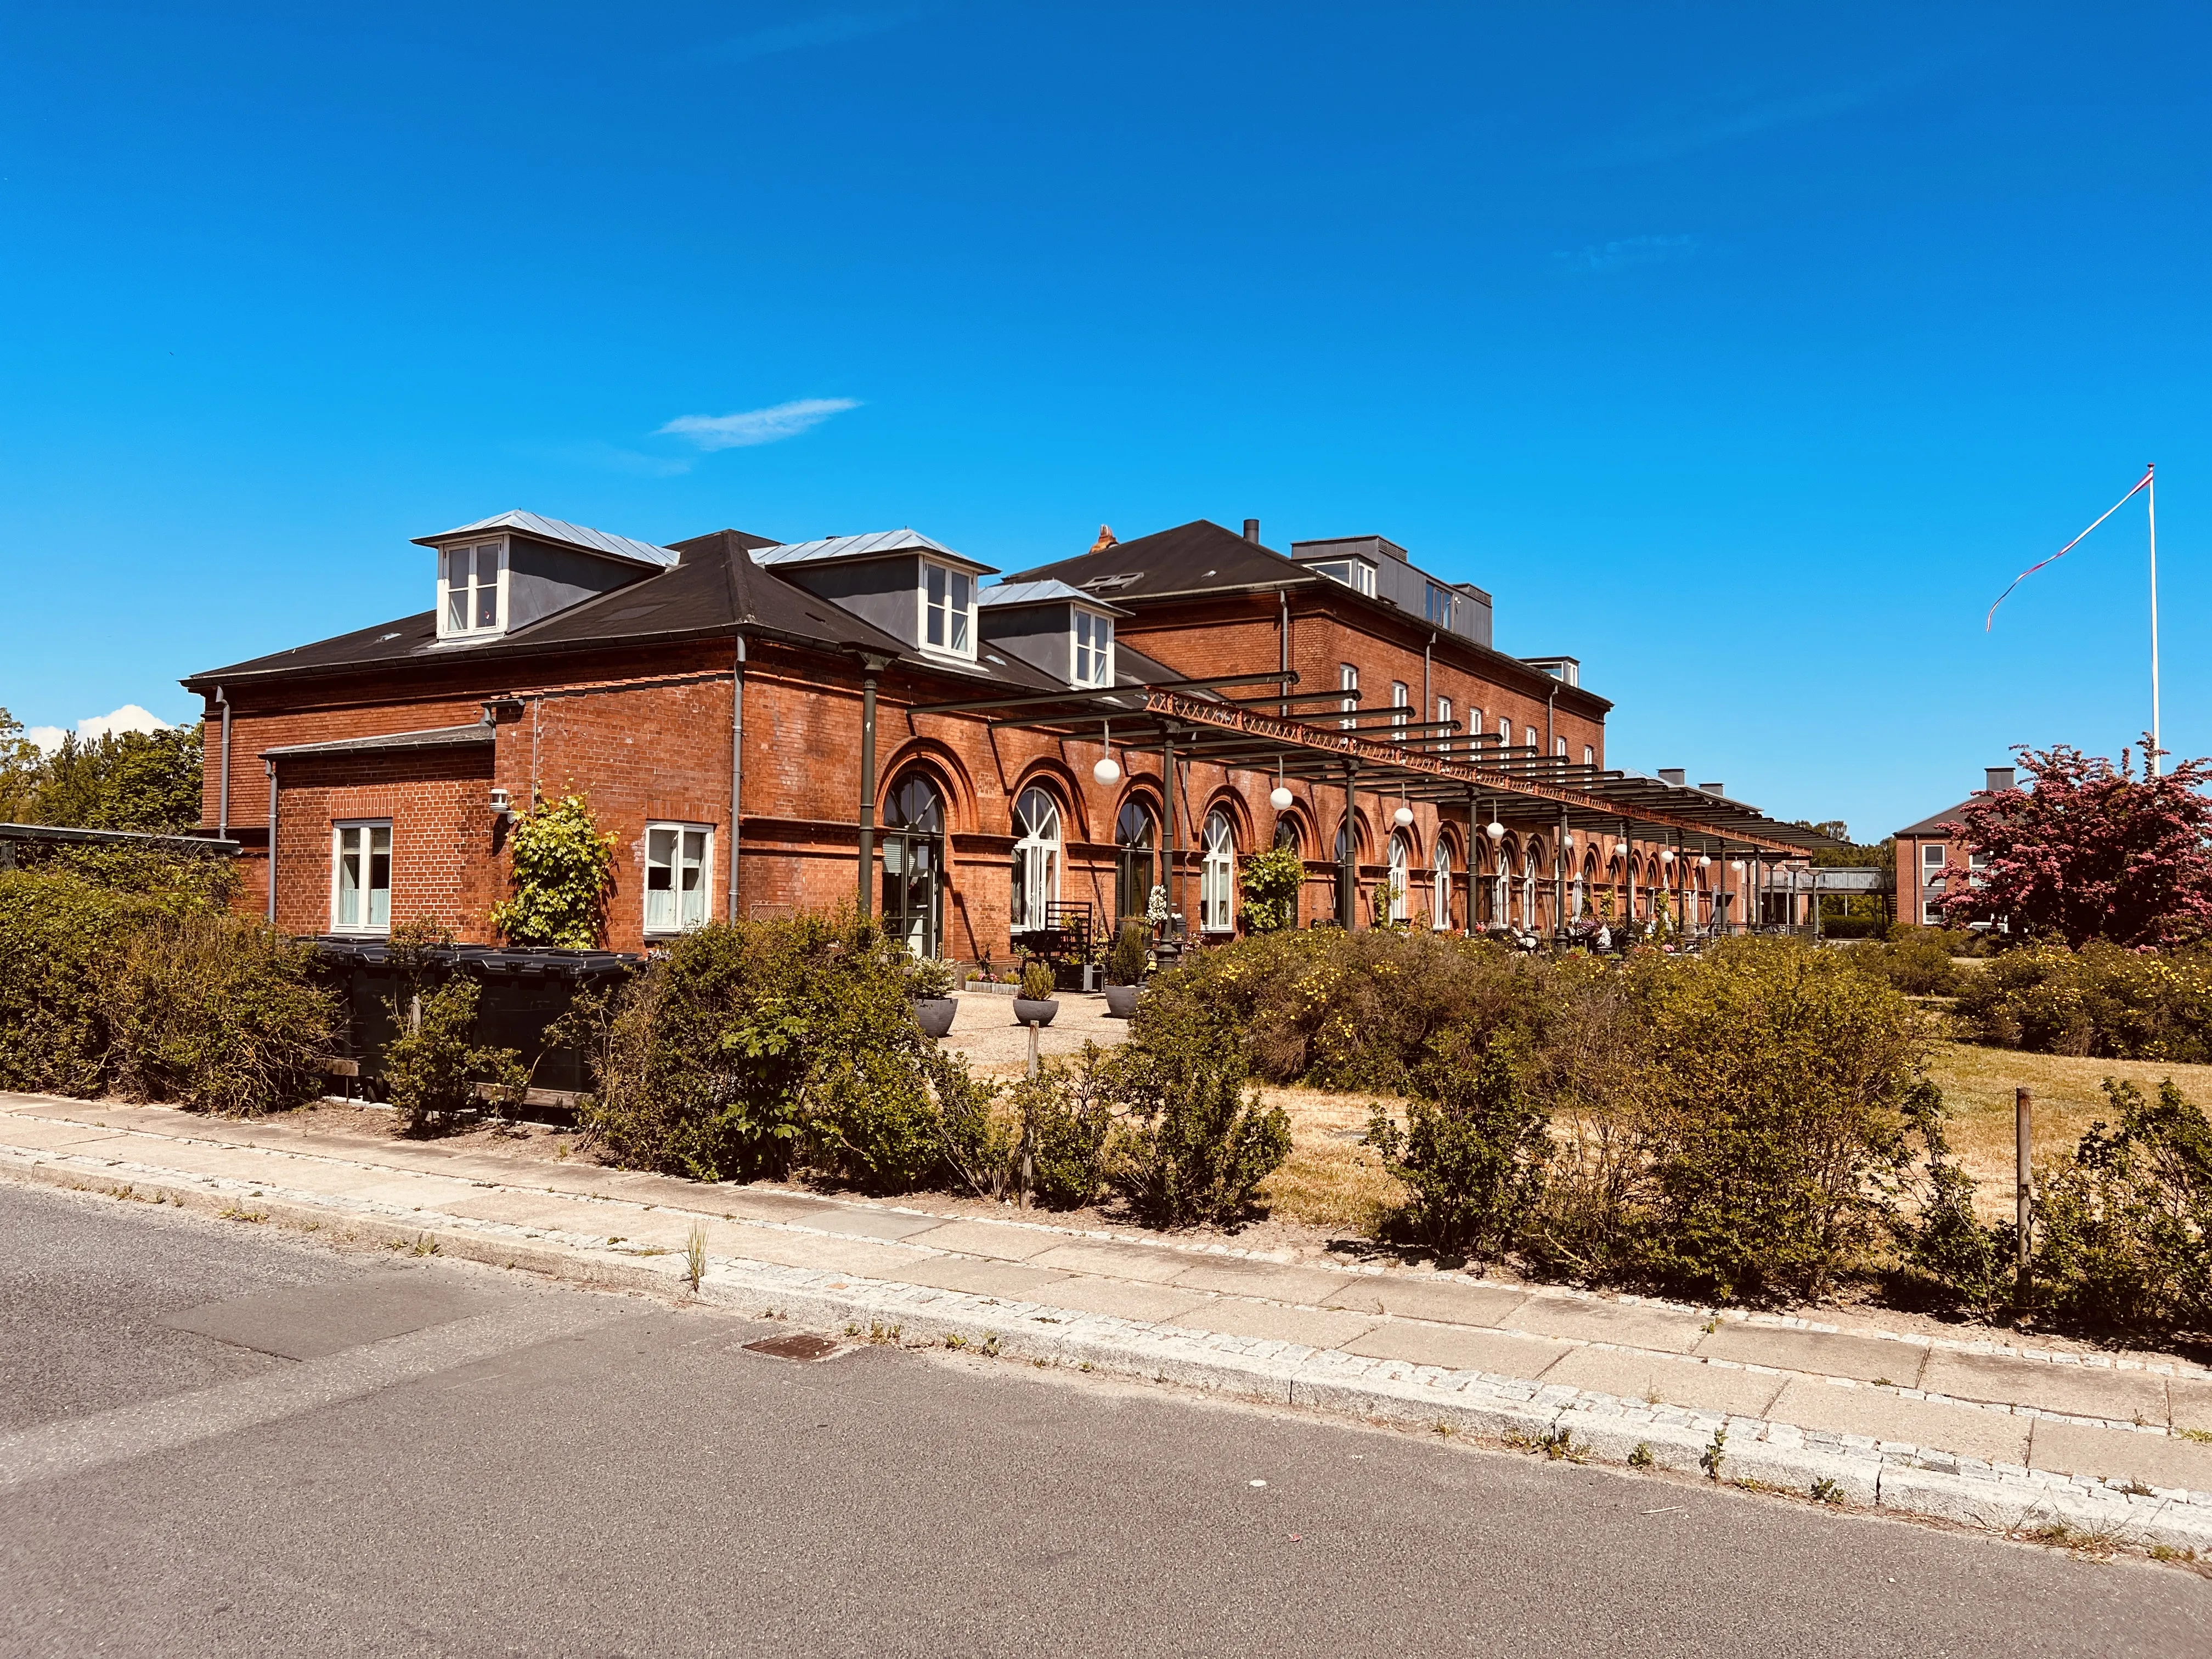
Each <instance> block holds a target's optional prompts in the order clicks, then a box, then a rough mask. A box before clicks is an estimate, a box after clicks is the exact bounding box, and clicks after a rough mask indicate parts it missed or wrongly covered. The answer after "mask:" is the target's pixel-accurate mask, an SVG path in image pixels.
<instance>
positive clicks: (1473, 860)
mask: <svg viewBox="0 0 2212 1659" xmlns="http://www.w3.org/2000/svg"><path fill="white" fill-rule="evenodd" d="M1480 805H1481V803H1480V799H1479V798H1478V797H1477V796H1476V794H1475V793H1474V790H1473V789H1472V788H1470V789H1469V790H1468V792H1467V929H1466V932H1467V936H1468V938H1469V939H1473V938H1474V929H1475V922H1474V912H1475V906H1476V903H1477V902H1478V899H1479V896H1480V893H1481V891H1482V848H1483V843H1484V842H1486V840H1488V839H1489V838H1488V837H1487V836H1485V835H1484V834H1483V833H1482V815H1481V812H1480Z"/></svg>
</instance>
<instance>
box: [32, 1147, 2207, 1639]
mask: <svg viewBox="0 0 2212 1659" xmlns="http://www.w3.org/2000/svg"><path fill="white" fill-rule="evenodd" d="M0 1237H6V1238H8V1239H9V1243H10V1248H9V1251H8V1253H7V1255H6V1257H5V1259H4V1260H0V1310H4V1325H0V1583H5V1584H7V1586H8V1587H9V1588H8V1593H7V1595H5V1597H4V1598H0V1648H4V1650H5V1651H7V1652H9V1653H40V1654H47V1653H52V1654H67V1653H79V1652H93V1651H101V1652H129V1653H152V1652H160V1653H164V1654H198V1653H216V1652H222V1653H239V1652H269V1651H286V1652H290V1653H295V1654H319V1653H346V1654H386V1653H393V1654H415V1653H455V1652H470V1653H507V1652H514V1653H532V1654H548V1653H562V1654H566V1653H589V1654H647V1653H678V1652H682V1653H695V1652H696V1653H707V1652H768V1651H786V1652H787V1651H799V1652H806V1653H810V1654H844V1653H852V1654H870V1655H884V1654H917V1655H940V1654H945V1653H950V1652H963V1653H985V1654H995V1653H1125V1652H1126V1653H1139V1652H1173V1653H1199V1652H1202V1653H1206V1654H1208V1655H1220V1656H1227V1655H1238V1654H1278V1653H1291V1652H1331V1653H1346V1654H1364V1653H1376V1654H1389V1655H1393V1656H1400V1655H1403V1654H1405V1653H1407V1652H1426V1651H1449V1652H1465V1653H1480V1654H1519V1653H1528V1654H1538V1653H1542V1654H1552V1653H1559V1652H1585V1651H1586V1652H1594V1653H1607V1654H1613V1653H1620V1654H1698V1655H1702V1656H1730V1655H1747V1656H1748V1655H1760V1656H1766V1655H1774V1654H1796V1653H1803V1654H1818V1655H1820V1656H1823V1659H1841V1656H1849V1655H1857V1654H1900V1655H1902V1654H1910V1655H1934V1654H1944V1653H1969V1652H1973V1653H1988V1652H2000V1653H2004V1654H2008V1655H2030V1654H2045V1653H2049V1654H2060V1653H2068V1654H2073V1653H2082V1652H2093V1653H2098V1654H2188V1653H2203V1652H2204V1651H2206V1650H2208V1646H2212V1583H2208V1582H2207V1581H2205V1580H2203V1579H2202V1578H2199V1577H2195V1576H2193V1575H2191V1574H2189V1573H2186V1572H2184V1571H2179V1570H2176V1569H2172V1568H2159V1567H2154V1566H2150V1565H2143V1564H2139V1563H2130V1562H2125V1561H2121V1562H2112V1563H2106V1564H2097V1563H2093V1562H2089V1561H2085V1560H2081V1559H2075V1558H2073V1557H2069V1556H2067V1555H2063V1554H2061V1553H2056V1552H2053V1551H2051V1550H2047V1549H2041V1548H2035V1547H2027V1546H2021V1545H2008V1544H2003V1543H1999V1542H1995V1541H1989V1540H1986V1539H1982V1538H1977V1537H1970V1536H1966V1535H1962V1534H1950V1533H1946V1532H1942V1531H1937V1530H1935V1529H1931V1528H1920V1527H1912V1526H1907V1525H1902V1524H1899V1523H1895V1522H1884V1521H1878V1520H1870V1519H1866V1518H1861V1517H1853V1516H1837V1515H1832V1514H1829V1513H1826V1512H1822V1511H1820V1510H1814V1509H1812V1508H1809V1507H1800V1506H1796V1505H1792V1504H1782V1503H1778V1502H1776V1501H1773V1500H1771V1499H1759V1498H1747V1497H1743V1496H1739V1495H1735V1494H1732V1493H1727V1492H1712V1491H1708V1490H1705V1489H1701V1488H1699V1487H1697V1486H1691V1485H1688V1484H1686V1483H1681V1482H1673V1481H1662V1480H1653V1479H1650V1478H1649V1477H1646V1478H1643V1479H1635V1478H1631V1477H1626V1476H1623V1475H1619V1474H1611V1473H1607V1472H1605V1471H1602V1470H1598V1469H1591V1468H1576V1467H1573V1466H1571V1465H1568V1464H1565V1463H1558V1464H1553V1463H1545V1462H1541V1461H1538V1460H1535V1459H1532V1458H1525V1457H1514V1456H1508V1455H1498V1454H1488V1453H1481V1452H1475V1451H1470V1450H1468V1449H1463V1448H1462V1447H1459V1446H1456V1445H1453V1444H1449V1443H1441V1442H1437V1441H1435V1440H1433V1439H1420V1438H1415V1437H1408V1436H1404V1435H1398V1434H1392V1433H1385V1432H1381V1431H1363V1430H1358V1429H1352V1428H1346V1427H1341V1426H1336V1425H1329V1424H1326V1423H1321V1422H1316V1421H1310V1420H1304V1419H1297V1418H1295V1417H1292V1416H1290V1415H1288V1414H1285V1413H1268V1412H1265V1411H1261V1410H1256V1409H1252V1408H1247V1407H1231V1406H1225V1405H1218V1404H1212V1403H1208V1402H1194V1401H1191V1400H1189V1399H1188V1398H1186V1397H1182V1396H1179V1395H1172V1394H1170V1393H1167V1392H1164V1391H1155V1390H1150V1389H1133V1388H1124V1387H1118V1386H1111V1387H1109V1386H1104V1385H1099V1384H1097V1383H1092V1382H1091V1381H1089V1380H1087V1379H1083V1378H1080V1377H1068V1376H1051V1377H1048V1376H1042V1375H1041V1374H1039V1373H1036V1372H1032V1371H1030V1370H1026V1369H1022V1368H1017V1367H1015V1366H1012V1365H1011V1364H1006V1362H1002V1361H999V1362H994V1361H987V1360H980V1359H976V1360H969V1359H963V1358H952V1357H950V1356H944V1357H938V1358H932V1357H929V1356H926V1355H923V1354H919V1353H915V1352H903V1351H900V1350H897V1349H891V1348H883V1347H861V1348H858V1349H854V1350H848V1351H842V1352H837V1353H836V1354H834V1355H833V1356H832V1357H829V1358H823V1359H819V1360H805V1359H793V1358H779V1357H775V1356H774V1355H771V1354H766V1353H762V1352H756V1351H753V1350H750V1349H749V1348H748V1347H747V1346H745V1345H746V1344H748V1343H750V1342H754V1341H757V1340H763V1339H764V1338H774V1337H776V1336H779V1335H788V1334H790V1333H789V1330H788V1328H784V1327H779V1326H776V1325H774V1324H763V1323H759V1322H748V1321H744V1320H739V1319H734V1318H732V1317H730V1316H726V1315H722V1314H716V1313H707V1312H699V1311H678V1310H671V1309H669V1308H667V1307H665V1306H663V1305H660V1304H655V1303H653V1302H652V1301H650V1300H647V1299H645V1298H641V1297H616V1296H602V1295H594V1294H591V1293H587V1292H583V1291H572V1290H567V1289H560V1288H555V1287H551V1286H549V1285H542V1284H539V1283H537V1282H535V1281H532V1280H529V1279H525V1278H524V1277H523V1276H522V1275H520V1274H514V1273H508V1274H499V1273H493V1272H491V1271H489V1270H479V1269H475V1268H472V1267H465V1266H463V1265H460V1264H448V1263H445V1262H441V1261H421V1262H416V1261H408V1262H406V1263H404V1265H403V1264H400V1263H398V1262H397V1261H394V1260H393V1259H392V1257H391V1256H390V1255H366V1254H350V1255H349V1254H339V1253H336V1252H331V1251H325V1250H322V1249H317V1248H315V1247H313V1245H312V1244H308V1243H298V1242H292V1241H288V1240H284V1239H281V1238H271V1237H268V1236H267V1235H265V1234H263V1233H259V1232H257V1231H252V1230H250V1229H247V1228H243V1227H239V1226H236V1225H222V1224H218V1223H215V1222H212V1221H209V1220H205V1219H203V1218H197V1217H193V1216H191V1215H187V1214H180V1213H178V1212H173V1211H166V1210H155V1209H150V1208H147V1207H143V1206H131V1205H128V1204H125V1203H120V1202H118V1201H116V1200H102V1199H92V1198H85V1197H78V1196H76V1195H71V1194H60V1193H47V1192H40V1191H27V1190H25V1189H22V1188H12V1187H0Z"/></svg>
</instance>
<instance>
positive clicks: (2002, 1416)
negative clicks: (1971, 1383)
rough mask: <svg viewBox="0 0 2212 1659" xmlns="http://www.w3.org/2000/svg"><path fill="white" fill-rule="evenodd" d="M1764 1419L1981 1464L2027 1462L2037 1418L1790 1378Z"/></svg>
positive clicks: (1814, 1379) (1823, 1380)
mask: <svg viewBox="0 0 2212 1659" xmlns="http://www.w3.org/2000/svg"><path fill="white" fill-rule="evenodd" d="M1765 1414H1766V1415H1767V1416H1768V1417H1770V1418H1772V1419H1774V1420H1775V1421H1776V1422H1778V1423H1794V1424H1796V1425H1797V1426H1798V1427H1799V1428H1801V1429H1818V1430H1820V1431H1824V1432H1826V1433H1828V1434H1851V1435H1863V1436H1864V1437H1866V1438H1868V1439H1869V1440H1875V1441H1881V1440H1893V1441H1899V1442H1902V1443H1905V1444H1906V1445H1911V1446H1941V1447H1942V1448H1944V1449H1946V1450H1948V1451H1954V1452H1960V1453H1963V1454H1964V1455H1966V1456H1968V1457H1978V1458H1980V1459H1981V1460H1982V1461H1983V1462H1985V1463H2017V1464H2020V1465H2021V1466H2023V1467H2025V1466H2026V1464H2027V1437H2028V1431H2029V1429H2030V1428H2031V1427H2033V1424H2034V1421H2035V1419H2033V1418H2029V1417H2015V1416H2014V1415H2013V1414H2012V1413H2010V1412H2000V1411H1990V1410H1986V1409H1984V1407H1978V1406H1953V1405H1948V1404H1946V1403H1945V1402H1944V1401H1940V1400H1910V1399H1907V1398H1905V1396H1903V1395H1897V1394H1893V1393H1892V1392H1890V1391H1889V1390H1888V1389H1871V1388H1861V1387H1859V1386H1857V1384H1852V1385H1850V1386H1848V1387H1847V1386H1845V1385H1844V1384H1841V1383H1832V1382H1829V1381H1828V1380H1827V1379H1826V1378H1825V1377H1818V1376H1793V1377H1791V1378H1790V1380H1789V1383H1788V1386H1787V1387H1785V1388H1784V1389H1783V1390H1782V1393H1781V1395H1779V1396H1778V1398H1777V1399H1776V1400H1774V1401H1773V1402H1772V1403H1771V1404H1770V1405H1769V1406H1768V1407H1767V1408H1766V1413H1765Z"/></svg>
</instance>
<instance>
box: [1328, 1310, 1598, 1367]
mask: <svg viewBox="0 0 2212 1659" xmlns="http://www.w3.org/2000/svg"><path fill="white" fill-rule="evenodd" d="M1337 1346H1341V1347H1342V1348H1343V1349H1344V1351H1345V1352H1346V1353H1357V1354H1365V1355H1367V1356H1369V1357H1370V1358H1375V1359H1402V1360H1405V1361H1407V1362H1408V1363H1409V1364H1415V1365H1441V1366H1443V1367H1445V1368H1447V1369H1449V1370H1462V1371H1486V1372H1488V1373H1490V1374H1491V1375H1492V1376H1525V1377H1528V1378H1529V1379H1531V1380H1532V1381H1533V1380H1534V1378H1536V1377H1539V1376H1542V1375H1543V1374H1544V1373H1545V1372H1546V1371H1547V1370H1550V1369H1551V1368H1552V1367H1553V1365H1556V1364H1559V1361H1561V1360H1562V1359H1564V1358H1566V1357H1567V1356H1568V1355H1569V1354H1571V1353H1572V1352H1574V1351H1575V1350H1574V1347H1573V1346H1572V1345H1571V1344H1570V1343H1565V1342H1554V1341H1552V1340H1549V1339H1548V1338H1545V1337H1541V1336H1516V1335H1513V1334H1510V1333H1509V1332H1505V1331H1492V1330H1480V1329H1477V1328H1472V1327H1469V1326H1465V1325H1418V1324H1414V1323H1413V1322H1411V1321H1409V1320H1399V1319H1393V1320H1390V1321H1389V1322H1387V1323H1385V1324H1382V1325H1378V1326H1376V1328H1374V1329H1373V1330H1371V1331H1369V1332H1367V1333H1366V1334H1364V1335H1363V1336H1359V1337H1356V1338H1354V1339H1353V1340H1351V1341H1348V1342H1345V1343H1341V1344H1340V1345H1337Z"/></svg>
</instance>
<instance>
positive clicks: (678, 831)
mask: <svg viewBox="0 0 2212 1659" xmlns="http://www.w3.org/2000/svg"><path fill="white" fill-rule="evenodd" d="M655 836H672V837H674V840H673V842H672V844H671V861H670V862H669V863H666V864H662V863H660V862H659V861H657V860H655V858H654V856H653V853H654V848H653V838H654V837H655ZM686 836H698V837H699V838H700V847H699V866H698V869H699V885H698V887H697V889H696V891H697V893H698V903H697V905H696V907H695V908H696V910H697V913H698V914H697V915H696V916H692V917H688V918H687V917H686V916H685V915H684V908H685V906H684V882H683V877H684V872H685V871H686V870H687V869H689V868H690V863H689V861H688V860H686V859H685V857H684V837H686ZM659 869H665V870H666V871H667V872H669V884H668V885H667V886H666V887H665V888H661V889H659V891H662V892H665V893H667V894H668V895H669V910H670V914H669V915H668V916H667V918H666V919H665V921H664V923H663V924H662V925H660V926H655V925H654V922H653V893H654V891H655V889H654V887H653V872H654V871H655V870H659ZM642 887H643V896H642V897H641V901H640V905H639V908H640V910H641V913H642V915H641V921H643V923H644V927H643V932H644V934H645V937H646V938H647V939H676V938H678V937H679V936H680V935H682V934H684V933H690V931H691V930H692V929H693V928H695V927H705V926H706V925H707V923H708V921H710V920H712V919H713V917H714V825H713V824H711V823H683V822H681V821H680V820H678V819H674V818H656V819H654V820H653V822H652V823H648V824H647V825H646V826H645V878H644V881H643V884H642Z"/></svg>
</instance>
